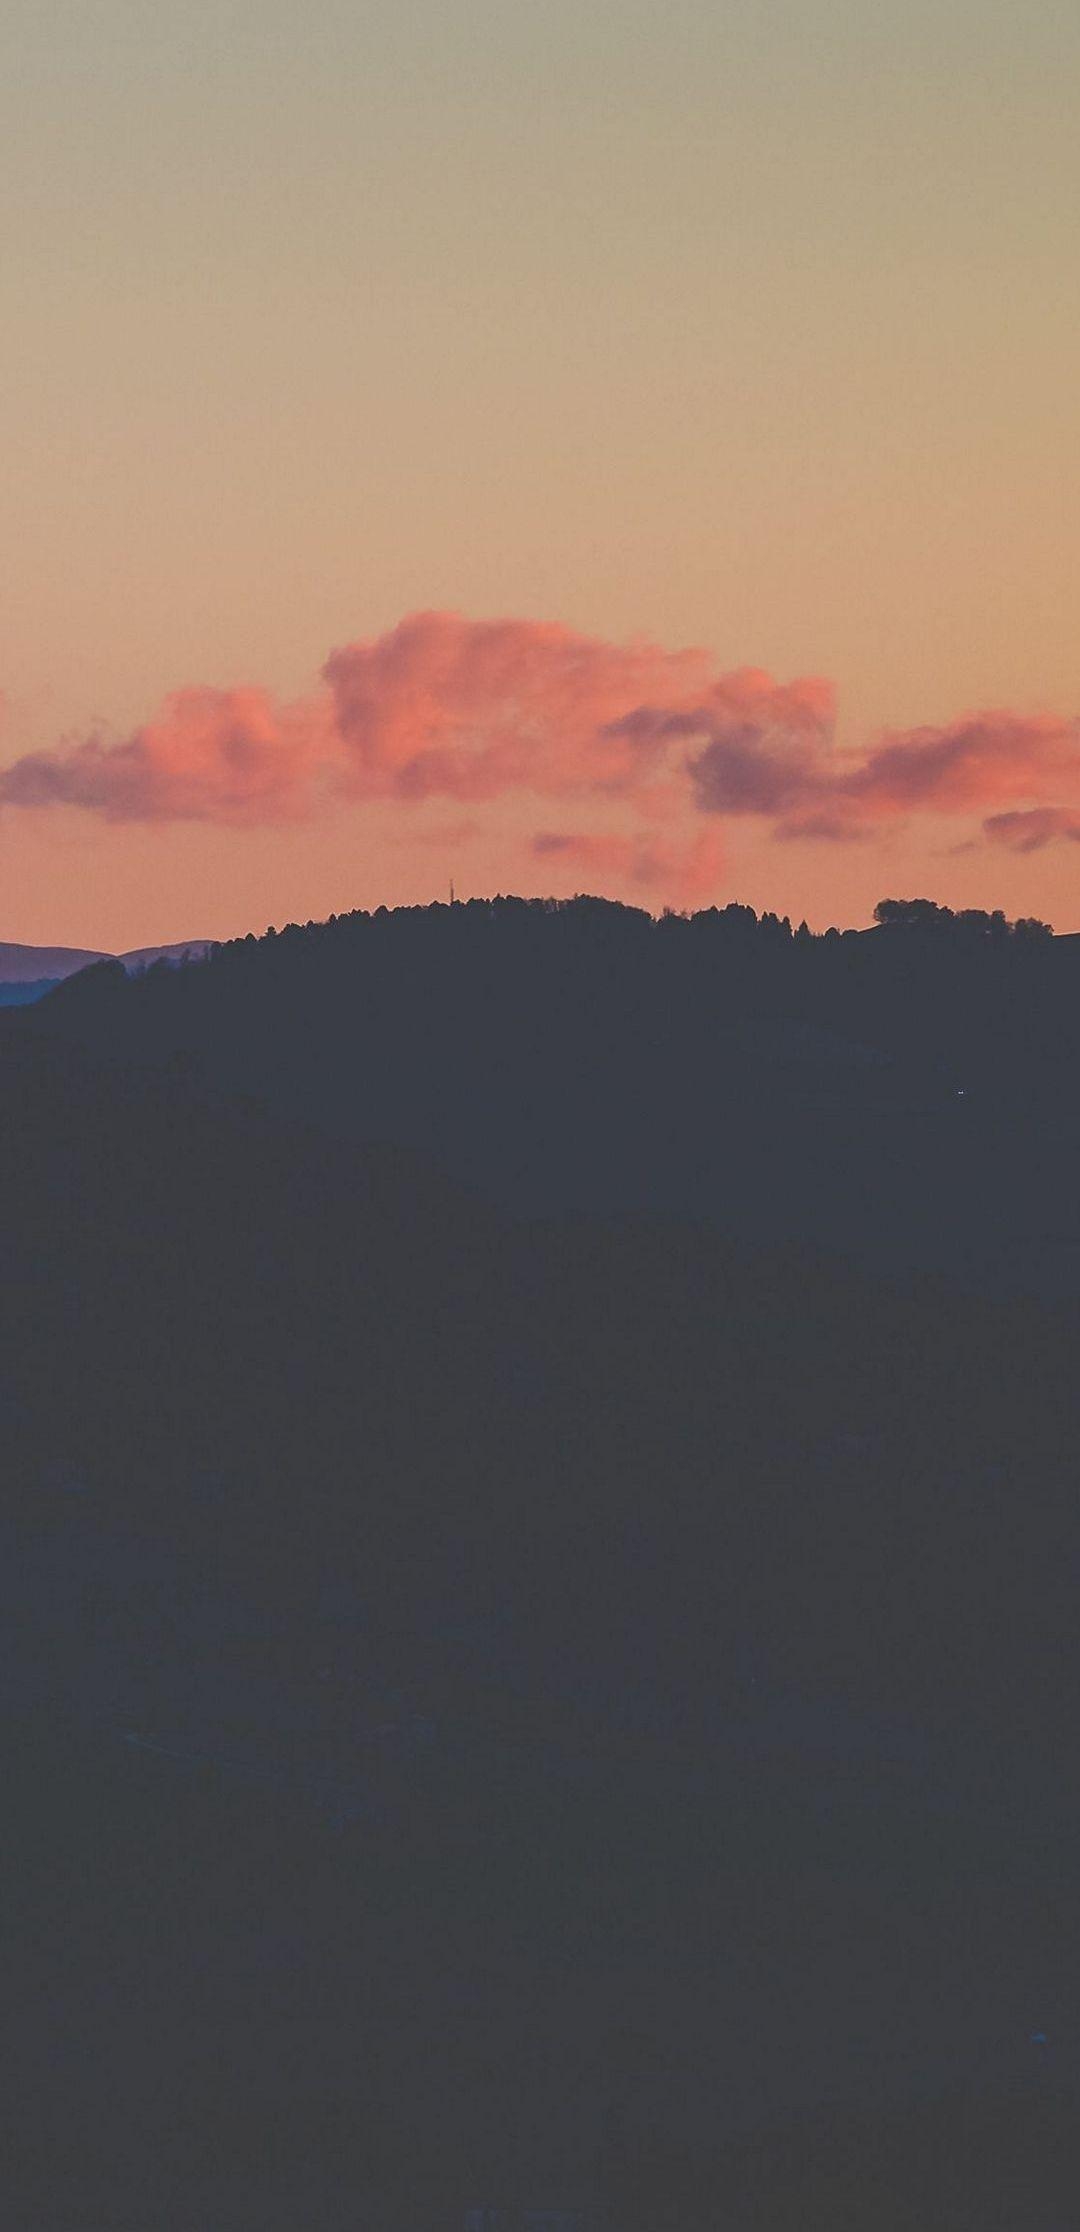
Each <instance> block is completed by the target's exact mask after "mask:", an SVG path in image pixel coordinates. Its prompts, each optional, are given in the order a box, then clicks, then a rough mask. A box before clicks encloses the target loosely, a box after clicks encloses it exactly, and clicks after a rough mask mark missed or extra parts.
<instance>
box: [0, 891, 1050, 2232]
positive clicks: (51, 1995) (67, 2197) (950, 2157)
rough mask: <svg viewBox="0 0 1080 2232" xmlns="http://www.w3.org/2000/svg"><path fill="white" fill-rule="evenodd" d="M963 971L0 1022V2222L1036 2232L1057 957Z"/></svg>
mask: <svg viewBox="0 0 1080 2232" xmlns="http://www.w3.org/2000/svg"><path fill="white" fill-rule="evenodd" d="M984 923H985V925H987V926H986V927H982V926H979V925H977V924H976V925H972V924H971V923H965V922H964V921H963V920H962V918H961V919H960V920H959V922H958V920H957V918H951V920H950V919H944V920H942V919H939V918H938V917H937V916H932V917H926V916H925V915H921V914H919V913H918V912H916V914H915V915H914V916H913V915H912V914H911V912H910V910H907V911H906V912H905V913H904V915H903V916H902V918H896V917H894V916H891V915H889V914H887V915H886V918H885V920H884V921H883V922H882V923H881V924H880V926H879V927H877V928H875V930H873V931H872V932H868V933H865V934H862V935H860V936H858V937H857V938H856V937H850V936H843V937H841V936H837V937H835V938H834V937H828V938H823V939H809V937H805V938H804V937H802V936H800V935H799V934H794V935H792V934H789V932H788V930H786V929H785V927H784V925H783V924H782V923H777V922H774V921H770V920H769V919H768V918H766V920H765V922H758V921H756V920H755V918H753V917H752V916H751V915H750V914H749V911H748V910H746V911H736V912H735V913H734V914H732V913H731V912H730V910H729V912H728V913H727V914H726V915H723V916H719V917H712V916H705V917H696V918H693V919H691V920H689V921H685V920H683V919H681V918H667V919H663V920H661V921H659V922H654V921H652V920H651V919H650V918H649V917H647V916H643V915H639V914H637V913H636V912H635V911H633V910H628V909H619V908H612V907H609V906H607V905H605V904H603V903H601V902H594V901H582V902H578V903H576V904H573V905H570V906H559V907H556V906H547V905H543V904H540V905H533V904H528V905H526V904H525V903H521V902H514V901H503V902H492V903H483V904H480V903H475V904H473V905H471V906H468V907H461V908H457V907H455V908H454V909H453V910H452V911H451V910H450V909H448V908H442V909H431V910H417V911H415V912H406V913H399V914H397V915H393V916H391V915H376V916H373V917H366V916H355V917H346V918H343V919H341V920H340V921H338V922H336V923H330V924H327V925H320V926H313V927H311V928H309V929H297V930H294V931H289V932H282V933H280V934H279V935H277V936H276V937H274V936H272V937H268V938H266V939H264V940H260V941H254V940H252V941H250V942H248V941H241V942H238V943H237V944H235V945H232V946H229V947H225V948H222V949H219V950H218V951H217V952H216V953H215V955H214V957H213V958H212V959H211V960H209V961H208V962H206V963H203V964H198V965H192V966H190V967H187V968H181V969H179V970H174V971H166V970H162V971H160V972H159V971H155V970H153V969H151V970H150V971H149V972H148V973H147V974H146V975H145V976H142V977H140V978H136V979H129V978H128V977H127V976H126V975H125V973H124V972H123V970H122V969H121V968H120V967H118V966H116V965H111V964H109V963H105V964H103V965H101V966H100V967H98V968H96V969H91V970H89V971H87V972H86V973H85V974H82V975H80V976H78V977H74V978H72V979H71V981H70V982H69V983H68V984H67V985H65V986H64V987H62V988H61V990H60V991H58V992H57V993H55V994H53V995H51V996H50V997H49V998H48V999H47V1000H46V1001H45V1002H44V1003H43V1004H41V1005H39V1006H37V1007H36V1008H34V1009H33V1010H31V1011H24V1012H20V1013H18V1014H13V1015H10V1016H8V1017H7V1018H6V1019H5V1021H4V1026H3V1029H2V1031H0V1066H2V1073H3V1081H4V1093H3V1096H2V1100H0V1226H2V1229H3V1231H4V1235H5V1255H6V1270H7V1277H6V1279H5V1281H4V1283H3V1287H2V1289H0V1297H2V1310H3V1315H2V1319H0V1417H2V1423H3V1429H4V1436H5V1459H6V1462H5V1491H4V1505H3V1515H2V1527H3V1551H4V1557H3V1563H2V1566H0V1571H2V1574H3V1577H4V1578H3V1584H2V1586H3V1588H4V1590H5V1591H6V1598H5V1608H6V1612H7V1618H6V1621H5V1623H4V1625H3V1627H2V1629H0V1633H2V1635H3V1637H4V1641H3V1645H2V1650H3V1675H4V1694H5V1697H6V1699H7V1705H6V1709H5V1714H4V1717H3V1723H2V1730H0V1737H2V1744H3V1761H4V1771H5V1778H6V1782H5V1787H6V1789H7V1791H8V1796H9V1808H8V1810H9V1818H10V1820H11V1823H12V1825H13V1826H12V1831H11V1835H10V1838H9V1853H10V1858H11V1860H12V1869H13V1881H14V1884H15V1886H16V1889H15V1891H14V1893H13V1904H12V1908H11V1912H12V1914H13V1917H14V1946H13V1954H12V1965H11V1970H10V1983H9V1993H8V2005H9V2009H12V2010H14V2011H15V2014H14V2028H15V2038H14V2041H13V2043H14V2045H15V2046H16V2048H17V2052H16V2054H15V2058H14V2063H13V2066H14V2068H15V2072H16V2075H15V2078H14V2080H13V2083H12V2086H11V2087H10V2088H9V2107H10V2109H11V2112H12V2128H13V2131H14V2133H15V2134H16V2137H15V2141H14V2143H13V2146H12V2149H11V2151H10V2165H9V2180H10V2182H11V2185H12V2190H13V2191H14V2192H15V2193H16V2195H17V2199H18V2209H17V2210H14V2212H13V2213H16V2214H18V2216H19V2218H20V2221H24V2222H27V2223H31V2222H34V2223H37V2222H41V2223H46V2222H49V2221H57V2222H63V2221H65V2217H64V2213H63V2212H64V2210H66V2211H67V2220H69V2221H70V2220H72V2212H73V2211H74V2210H77V2211H80V2212H81V2219H90V2218H92V2219H94V2220H95V2221H100V2222H102V2223H103V2224H111V2223H114V2222H115V2223H117V2224H120V2223H127V2222H131V2223H133V2224H134V2223H136V2222H138V2223H145V2222H148V2221H149V2222H153V2223H155V2224H157V2223H162V2224H165V2223H170V2222H175V2223H176V2224H177V2225H178V2226H180V2225H186V2224H189V2223H192V2222H196V2221H201V2220H202V2219H206V2220H207V2221H216V2220H217V2219H221V2220H223V2221H227V2222H229V2223H230V2225H231V2224H233V2223H235V2224H238V2225H241V2226H246V2225H248V2224H250V2225H251V2226H252V2227H254V2226H255V2225H256V2224H258V2225H259V2226H260V2227H261V2226H264V2225H267V2224H277V2223H280V2224H281V2225H282V2226H284V2225H286V2224H289V2225H292V2224H295V2223H297V2222H312V2223H315V2222H318V2223H320V2224H326V2225H328V2226H334V2225H337V2224H339V2223H340V2224H341V2225H342V2226H344V2225H345V2224H349V2223H353V2222H355V2221H356V2219H357V2216H358V2215H359V2214H361V2212H362V2210H363V2209H365V2208H366V2209H368V2210H369V2212H372V2211H378V2212H380V2213H379V2217H378V2220H379V2221H381V2222H385V2223H386V2224H388V2225H400V2226H401V2227H402V2232H404V2228H405V2227H406V2226H408V2227H409V2232H422V2228H426V2227H427V2226H428V2225H429V2224H430V2225H431V2226H432V2227H434V2226H435V2225H437V2224H442V2223H451V2224H456V2225H459V2226H460V2225H462V2224H463V2223H464V2221H465V2212H466V2210H467V2209H469V2208H472V2207H477V2206H479V2205H481V2204H482V2203H487V2202H491V2203H492V2204H493V2205H494V2203H495V2202H498V2203H499V2205H500V2206H502V2205H505V2206H507V2207H509V2208H513V2209H516V2210H522V2209H524V2208H525V2207H526V2206H529V2205H533V2206H539V2205H540V2202H541V2200H543V2199H544V2197H545V2196H547V2197H548V2199H549V2200H551V2199H554V2198H555V2197H557V2195H558V2194H559V2193H562V2194H564V2195H569V2194H571V2193H577V2194H586V2195H591V2196H592V2197H593V2199H594V2201H595V2203H596V2205H597V2208H598V2209H599V2210H601V2211H602V2210H606V2211H607V2214H606V2217H602V2221H604V2222H605V2223H606V2224H607V2225H608V2226H609V2227H610V2232H619V2228H620V2227H623V2226H626V2227H627V2228H634V2227H636V2226H637V2225H638V2224H640V2225H641V2226H642V2227H643V2228H644V2226H645V2225H646V2224H648V2225H649V2226H655V2225H656V2224H657V2223H660V2222H663V2223H670V2224H673V2225H674V2224H686V2225H687V2226H694V2225H697V2224H699V2223H700V2224H702V2225H703V2226H704V2225H705V2224H706V2223H709V2224H712V2223H715V2222H717V2221H722V2220H723V2214H724V2212H725V2211H727V2213H729V2214H731V2215H733V2217H734V2218H735V2219H736V2220H737V2221H739V2222H745V2223H747V2224H755V2223H761V2224H762V2226H764V2225H766V2224H767V2225H769V2226H770V2227H772V2226H781V2225H783V2224H786V2223H791V2224H792V2225H794V2224H796V2223H797V2224H799V2225H800V2226H807V2227H811V2228H813V2227H816V2226H818V2225H820V2226H821V2227H822V2232H824V2228H825V2226H829V2227H833V2226H835V2225H836V2224H838V2223H840V2224H843V2223H848V2222H850V2223H851V2224H852V2225H853V2226H854V2225H855V2224H856V2223H859V2224H861V2223H865V2222H873V2223H875V2224H877V2223H881V2224H892V2223H895V2224H897V2225H898V2226H899V2225H907V2224H909V2223H910V2224H912V2225H914V2224H916V2223H917V2224H919V2225H920V2226H921V2227H928V2226H929V2227H933V2226H938V2225H939V2226H941V2227H942V2232H945V2228H946V2227H952V2226H957V2225H966V2224H970V2225H971V2226H972V2227H974V2226H976V2225H979V2226H984V2225H986V2224H988V2223H996V2222H1000V2223H1001V2224H1002V2225H1015V2226H1016V2227H1017V2232H1019V2227H1021V2226H1023V2227H1025V2228H1026V2227H1028V2226H1031V2225H1034V2224H1037V2223H1041V2222H1044V2221H1045V2222H1047V2223H1051V2222H1054V2221H1068V2220H1069V2219H1068V2209H1069V2208H1070V2207H1074V2205H1075V2191H1076V2179H1077V2176H1078V2175H1080V2157H1078V2149H1077V2146H1076V2139H1075V2128H1076V2126H1075V2108H1076V2090H1077V2081H1078V2078H1080V1966H1078V1960H1077V1954H1078V1943H1077V1937H1076V1930H1075V1922H1074V1919H1073V1914H1072V1908H1073V1903H1074V1902H1073V1897H1072V1884H1073V1882H1074V1880H1075V1875H1076V1869H1077V1863H1078V1861H1080V1817H1078V1814H1077V1808H1076V1801H1075V1791H1074V1784H1075V1776H1074V1760H1075V1746H1076V1739H1077V1734H1078V1729H1080V1663H1078V1660H1077V1653H1076V1645H1075V1581H1076V1574H1077V1572H1078V1570H1080V1520H1078V1517H1077V1512H1076V1503H1075V1494H1074V1482H1073V1471H1074V1456H1073V1453H1074V1451H1075V1447H1076V1440H1077V1429H1078V1425H1080V1392H1078V1382H1077V1375H1076V1370H1075V1358H1076V1344H1077V1335H1078V1332H1080V1312H1078V1308H1077V1304H1076V1302H1075V1301H1074V1300H1073V1299H1072V1298H1071V1296H1070V1294H1069V1293H1068V1292H1067V1291H1065V1287H1066V1286H1067V1282H1064V1281H1060V1280H1059V1281H1058V1282H1057V1284H1056V1285H1054V1284H1053V1282H1052V1281H1051V1280H1050V1278H1049V1276H1048V1274H1047V1269H1046V1265H1045V1263H1038V1264H1034V1265H1033V1262H1032V1260H1031V1259H1025V1260H1024V1261H1021V1260H1020V1257H1019V1254H1018V1251H1017V1249H1015V1248H1013V1250H1012V1253H1011V1254H1010V1253H1009V1250H1008V1249H1007V1248H1005V1247H1003V1246H1002V1245H1001V1236H1002V1235H1015V1234H1020V1233H1022V1232H1024V1231H1026V1230H1028V1229H1029V1227H1028V1225H1027V1223H1026V1222H1025V1220H1026V1219H1027V1218H1028V1217H1029V1214H1030V1212H1031V1204H1032V1201H1033V1200H1034V1199H1036V1198H1038V1200H1039V1201H1041V1202H1043V1204H1044V1206H1045V1207H1046V1210H1047V1214H1048V1215H1049V1214H1050V1212H1051V1210H1053V1209H1054V1200H1053V1189H1054V1187H1055V1186H1056V1187H1057V1188H1058V1199H1057V1204H1056V1212H1055V1214H1056V1220H1057V1223H1058V1224H1059V1225H1060V1224H1061V1223H1062V1222H1064V1218H1065V1215H1066V1214H1067V1211H1068V1208H1069V1205H1070V1204H1071V1201H1072V1192H1071V1190H1070V1185H1069V1182H1068V1175H1067V1172H1068V1163H1067V1157H1068V1154H1069V1153H1070V1152H1071V1143H1072V1140H1073V1138H1074V1137H1075V1131H1074V1130H1073V1129H1071V1126H1072V1122H1073V1102H1072V1100H1071V1098H1070V1095H1071V1094H1072V1093H1073V1091H1074V1090H1075V1080H1076V1075H1077V1069H1076V1030H1077V1025H1076V1021H1075V1017H1076V1003H1075V996H1074V994H1075V984H1074V979H1075V974H1076V970H1077V966H1078V963H1077V958H1076V956H1077V948H1076V946H1075V945H1074V944H1073V943H1072V942H1071V941H1069V940H1059V939H1052V940H1051V939H1050V938H1049V937H1048V936H1045V935H1044V934H1042V933H1040V932H1039V931H1037V930H1021V931H1019V932H1018V931H1016V930H1014V931H1012V932H1010V931H1009V929H1008V926H1004V927H1001V926H1000V925H997V924H995V922H994V918H993V917H986V918H984ZM958 1080H959V1082H960V1085H962V1086H963V1096H962V1098H960V1097H958V1094H959V1086H958ZM969 1101H970V1103H971V1106H970V1110H969V1108H968V1105H967V1104H968V1102H969ZM969 1114H970V1116H971V1119H972V1120H971V1122H970V1123H969V1121H968V1118H969ZM470 1115H471V1119H472V1122H471V1126H470V1121H469V1119H470ZM958 1122H959V1124H960V1125H963V1126H965V1127H966V1128H965V1129H963V1130H960V1131H958V1130H957V1123H958ZM827 1150H829V1151H830V1152H831V1153H832V1157H833V1159H832V1161H831V1162H830V1161H829V1159H828V1154H827ZM1029 1162H1030V1163H1031V1164H1032V1166H1033V1167H1032V1169H1030V1170H1029V1168H1028V1164H1029ZM1036 1165H1037V1167H1034V1166H1036ZM954 1187H960V1188H961V1189H964V1188H966V1192H965V1194H964V1201H965V1210H964V1215H963V1216H962V1217H960V1216H954V1217H953V1219H952V1222H951V1224H950V1222H949V1217H950V1215H951V1211H950V1190H951V1189H952V1188H954ZM1033 1189H1034V1190H1033ZM1038 1189H1043V1190H1042V1191H1041V1192H1039V1191H1038ZM894 1194H895V1195H897V1197H898V1202H899V1206H898V1207H894V1208H892V1209H889V1210H888V1213H886V1211H885V1210H883V1209H881V1208H879V1206H878V1198H879V1196H891V1195H894ZM819 1197H820V1198H821V1199H824V1201H825V1203H826V1205H827V1209H828V1215H827V1216H823V1215H821V1214H820V1199H819ZM916 1206H918V1209H919V1219H918V1223H917V1229H916V1233H915V1243H916V1244H913V1243H912V1241H911V1240H910V1238H909V1239H908V1240H907V1244H906V1245H905V1244H904V1243H905V1233H904V1231H903V1229H902V1228H903V1225H904V1222H905V1220H911V1221H914V1219H915V1209H916ZM936 1222H939V1223H942V1224H944V1226H945V1228H946V1229H945V1244H944V1245H941V1246H939V1247H938V1248H937V1250H936V1251H935V1248H934V1247H933V1246H932V1245H931V1243H932V1242H933V1240H934V1236H935V1223H936ZM980 1235H981V1238H982V1241H983V1243H984V1245H983V1253H982V1255H981V1256H980V1255H979V1253H978V1250H977V1249H976V1248H975V1246H974V1238H976V1237H979V1236H980ZM961 1241H963V1242H964V1243H965V1246H964V1247H961V1245H960V1242H961ZM986 1264H989V1265H990V1267H991V1270H992V1272H993V1276H992V1278H991V1277H990V1276H988V1275H984V1271H983V1266H985V1265H986ZM58 2128H59V2130H60V2131H61V2132H62V2134H63V2145H62V2147H61V2148H60V2149H59V2150H58V2148H57V2130H58ZM1009 2164H1013V2165H1015V2166H1016V2167H1015V2173H1014V2184H1013V2185H1012V2186H1009V2185H1008V2183H1007V2180H1006V2179H1005V2171H1004V2170H1003V2167H1002V2166H1003V2165H1005V2166H1007V2165H1009ZM1003 2180H1004V2181H1005V2182H1004V2183H1003ZM995 2210H996V2211H997V2214H996V2215H995V2214H994V2213H993V2212H994V2211H995ZM1055 2210H1056V2211H1057V2218H1056V2219H1055V2216H1054V2213H1053V2212H1054V2211H1055ZM845 2212H846V2213H845ZM81 2219H80V2218H78V2217H76V2218H75V2221H80V2220H81Z"/></svg>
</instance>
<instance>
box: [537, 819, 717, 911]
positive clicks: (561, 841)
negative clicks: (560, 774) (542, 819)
mask: <svg viewBox="0 0 1080 2232" xmlns="http://www.w3.org/2000/svg"><path fill="white" fill-rule="evenodd" d="M530 851H531V852H532V854H533V856H534V858H535V859H538V860H551V861H553V862H555V863H560V862H561V863H565V864H566V865H568V866H570V867H571V868H572V870H573V873H574V874H575V875H577V874H578V873H579V872H580V873H581V875H583V876H592V877H594V878H599V879H601V880H603V881H614V882H617V883H621V884H628V885H638V886H640V887H641V888H642V889H643V890H649V889H652V888H656V887H659V888H662V889H663V890H665V891H667V892H669V893H670V894H671V895H672V897H674V898H678V899H679V900H680V901H681V902H683V903H684V904H685V905H687V906H693V905H695V904H698V903H700V902H702V901H704V900H707V899H710V898H714V897H715V895H716V890H717V886H718V883H719V878H720V874H721V870H722V867H723V850H722V845H721V842H720V833H719V831H718V830H712V829H707V830H701V831H699V832H698V833H697V835H696V836H694V837H693V838H691V839H690V840H689V841H688V842H686V843H683V844H680V843H678V842H674V841H671V840H668V839H664V838H660V837H656V836H654V835H653V834H652V833H651V832H648V831H643V832H638V833H636V834H633V835H628V836H624V835H618V834H614V833H612V834H610V835H609V834H604V833H595V832H591V831H583V832H564V831H562V830H549V829H543V830H540V831H538V832H537V835H536V836H535V837H533V838H532V839H531V841H530Z"/></svg>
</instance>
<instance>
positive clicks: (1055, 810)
mask: <svg viewBox="0 0 1080 2232" xmlns="http://www.w3.org/2000/svg"><path fill="white" fill-rule="evenodd" d="M983 831H984V833H985V835H986V836H987V837H988V838H989V839H990V842H991V844H993V845H1006V846H1008V849H1009V851H1010V852H1018V853H1029V852H1040V851H1041V850H1042V847H1043V846H1044V845H1050V844H1053V842H1054V840H1055V838H1057V837H1068V838H1071V839H1072V841H1073V843H1074V844H1076V845H1080V814H1074V813H1070V812H1069V810H1068V808H1067V807H1064V806H1033V807H1031V808H1029V809H1028V811H1027V812H1026V813H1015V814H991V815H990V816H989V819H988V820H986V821H984V823H983Z"/></svg>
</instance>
